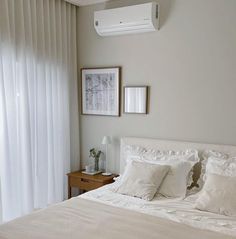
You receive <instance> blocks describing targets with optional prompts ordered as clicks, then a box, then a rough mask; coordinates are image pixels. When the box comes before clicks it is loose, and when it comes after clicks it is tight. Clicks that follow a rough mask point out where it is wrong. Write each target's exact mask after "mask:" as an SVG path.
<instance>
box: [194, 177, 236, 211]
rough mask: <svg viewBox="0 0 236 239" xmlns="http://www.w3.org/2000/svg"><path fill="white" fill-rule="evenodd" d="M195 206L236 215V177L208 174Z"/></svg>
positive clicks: (204, 209) (200, 208)
mask: <svg viewBox="0 0 236 239" xmlns="http://www.w3.org/2000/svg"><path fill="white" fill-rule="evenodd" d="M195 208H197V209H199V210H202V211H208V212H213V213H218V214H223V215H227V216H236V177H225V176H221V175H217V174H208V175H207V178H206V182H205V184H204V186H203V189H202V191H201V192H200V195H199V197H198V199H197V201H196V205H195Z"/></svg>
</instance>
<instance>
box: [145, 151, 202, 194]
mask: <svg viewBox="0 0 236 239" xmlns="http://www.w3.org/2000/svg"><path fill="white" fill-rule="evenodd" d="M140 160H142V161H145V162H148V163H155V164H165V165H169V166H170V170H169V172H168V174H167V176H166V177H165V180H164V181H163V183H162V185H161V188H160V191H159V193H160V194H162V195H163V196H165V197H173V198H176V197H182V198H184V197H185V196H186V192H187V186H189V185H191V184H192V182H193V179H192V173H191V170H192V168H193V166H194V165H195V164H196V163H197V162H198V161H199V160H200V159H199V157H198V151H197V150H192V149H191V150H185V151H159V150H157V151H155V150H152V151H151V152H150V151H147V152H146V153H144V154H143V156H142V157H141V159H140Z"/></svg>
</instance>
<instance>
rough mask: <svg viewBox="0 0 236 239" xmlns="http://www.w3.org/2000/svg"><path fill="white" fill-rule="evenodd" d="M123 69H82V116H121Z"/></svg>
mask: <svg viewBox="0 0 236 239" xmlns="http://www.w3.org/2000/svg"><path fill="white" fill-rule="evenodd" d="M120 74H121V67H111V68H82V69H81V91H82V92H81V96H82V114H86V115H107V116H120V84H121V83H120Z"/></svg>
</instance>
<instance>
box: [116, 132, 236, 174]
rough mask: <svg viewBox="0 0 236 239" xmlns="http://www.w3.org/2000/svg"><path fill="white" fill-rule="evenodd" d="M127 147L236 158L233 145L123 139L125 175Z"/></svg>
mask: <svg viewBox="0 0 236 239" xmlns="http://www.w3.org/2000/svg"><path fill="white" fill-rule="evenodd" d="M126 145H136V146H142V147H144V148H146V149H159V150H186V149H197V150H199V152H200V156H201V152H203V151H204V150H216V151H220V152H223V153H227V154H228V155H230V156H236V146H232V145H216V144H204V143H193V142H182V141H169V140H159V139H148V138H133V137H125V138H121V145H120V173H123V171H124V168H125V164H126V153H125V150H124V149H125V146H126Z"/></svg>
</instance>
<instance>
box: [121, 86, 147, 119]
mask: <svg viewBox="0 0 236 239" xmlns="http://www.w3.org/2000/svg"><path fill="white" fill-rule="evenodd" d="M124 113H128V114H147V113H148V86H125V87H124Z"/></svg>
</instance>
